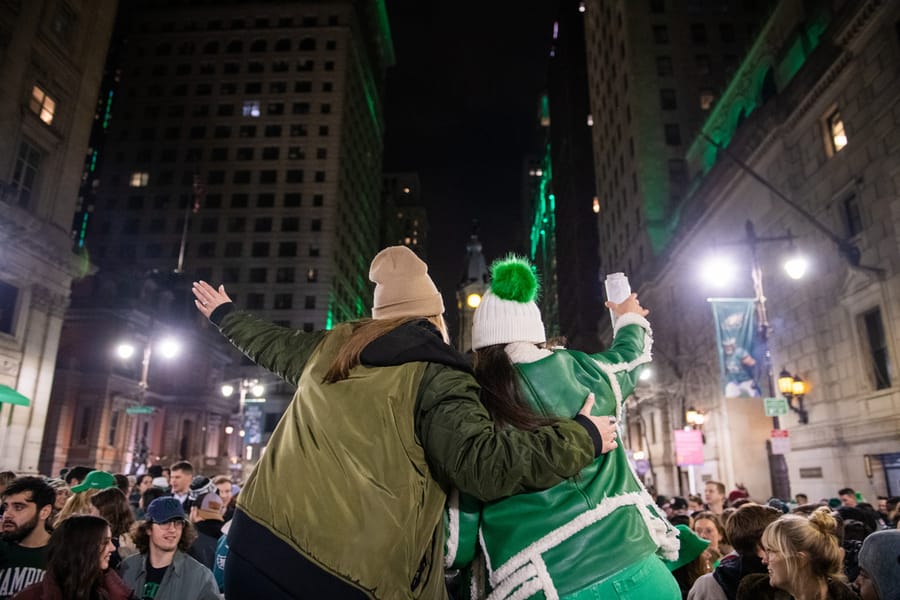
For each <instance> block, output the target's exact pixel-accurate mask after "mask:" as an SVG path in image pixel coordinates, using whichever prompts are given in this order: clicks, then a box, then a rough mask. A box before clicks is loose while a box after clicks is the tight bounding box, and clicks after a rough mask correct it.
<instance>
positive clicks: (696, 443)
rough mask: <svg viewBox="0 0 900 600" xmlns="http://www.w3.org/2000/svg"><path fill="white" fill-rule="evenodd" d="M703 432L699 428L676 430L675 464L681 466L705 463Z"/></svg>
mask: <svg viewBox="0 0 900 600" xmlns="http://www.w3.org/2000/svg"><path fill="white" fill-rule="evenodd" d="M703 462H704V461H703V432H702V431H700V430H699V429H676V430H675V464H677V465H678V466H679V467H686V466H688V465H702V464H703Z"/></svg>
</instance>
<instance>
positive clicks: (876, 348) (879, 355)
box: [860, 308, 891, 390]
mask: <svg viewBox="0 0 900 600" xmlns="http://www.w3.org/2000/svg"><path fill="white" fill-rule="evenodd" d="M860 319H861V321H862V325H863V327H864V329H865V332H864V333H865V339H864V342H865V347H866V351H867V352H866V353H865V355H864V357H865V358H866V359H867V360H868V362H869V364H868V369H869V372H870V373H871V376H872V380H873V382H874V383H875V389H876V390H883V389H887V388H889V387H891V365H890V360H889V357H888V348H887V336H886V335H885V331H884V322H883V321H882V319H881V309H880V308H874V309H872V310H870V311H868V312H865V313H863V314H862V315H861V317H860Z"/></svg>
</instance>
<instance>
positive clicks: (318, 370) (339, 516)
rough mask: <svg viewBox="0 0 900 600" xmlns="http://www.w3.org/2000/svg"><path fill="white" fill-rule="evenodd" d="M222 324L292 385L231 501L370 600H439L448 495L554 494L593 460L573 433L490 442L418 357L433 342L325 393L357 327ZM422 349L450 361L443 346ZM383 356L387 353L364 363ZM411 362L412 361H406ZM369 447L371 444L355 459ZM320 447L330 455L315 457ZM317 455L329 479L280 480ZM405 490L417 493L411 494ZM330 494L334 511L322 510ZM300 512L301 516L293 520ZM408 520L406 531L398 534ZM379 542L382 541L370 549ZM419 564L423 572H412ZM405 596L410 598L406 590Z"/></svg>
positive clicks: (477, 419) (474, 413)
mask: <svg viewBox="0 0 900 600" xmlns="http://www.w3.org/2000/svg"><path fill="white" fill-rule="evenodd" d="M214 317H215V315H214ZM213 320H214V321H215V319H213ZM220 323H221V327H220V328H221V330H222V333H223V334H224V335H225V336H226V337H228V338H229V339H230V340H231V341H232V342H233V343H234V344H235V345H236V346H237V347H238V348H239V349H241V350H242V351H243V352H244V353H245V354H247V355H248V356H249V357H250V358H252V359H253V360H254V361H255V362H257V363H258V364H259V365H261V366H263V367H265V368H267V369H269V370H271V371H273V372H274V373H277V374H278V375H280V376H281V377H283V378H284V379H285V380H287V381H288V382H290V383H293V384H295V385H297V386H298V390H297V394H296V395H295V397H294V400H293V401H292V403H291V407H289V409H288V411H287V412H286V414H285V417H284V418H283V419H282V422H281V423H279V426H278V428H277V429H276V432H275V433H274V434H273V437H272V440H271V441H270V443H269V446H268V449H267V452H266V455H265V456H264V458H263V459H262V461H261V462H260V464H259V465H258V466H257V470H256V471H255V472H254V475H253V476H252V477H251V480H250V481H249V482H248V485H247V486H246V488H245V490H244V491H242V493H241V495H240V496H239V506H240V508H241V509H242V510H243V511H245V512H246V513H247V515H248V516H250V517H251V518H253V519H254V520H256V521H257V522H259V523H260V524H261V525H263V526H265V527H266V528H267V529H269V530H270V531H272V533H273V534H274V535H277V536H278V537H279V538H280V539H282V540H283V541H286V542H287V543H289V544H290V545H291V546H292V547H294V548H295V550H296V551H297V552H299V553H301V554H302V555H303V556H304V557H306V558H308V559H310V560H313V561H315V562H316V563H317V564H319V565H320V566H321V567H322V568H323V569H326V570H327V571H329V572H331V573H333V574H334V575H335V576H338V577H340V578H342V579H345V580H346V581H348V582H351V583H352V584H353V585H356V586H357V587H359V588H360V589H363V590H364V591H367V592H368V593H369V594H370V595H371V597H375V598H394V597H396V598H404V597H421V598H431V597H435V598H437V597H442V595H443V585H442V577H441V576H440V575H441V573H440V568H439V565H440V549H441V545H442V544H441V541H442V540H441V537H442V536H441V530H440V516H441V507H442V505H443V502H444V498H445V493H444V491H445V490H446V489H448V488H449V486H451V485H455V486H456V487H458V488H459V489H463V490H465V491H467V492H468V493H470V494H472V495H474V496H476V497H479V498H482V499H485V500H489V499H495V498H499V497H504V496H507V495H510V494H513V493H518V492H521V491H527V490H533V489H542V488H545V487H549V486H552V485H554V484H556V483H558V482H559V481H561V480H562V479H565V478H567V477H570V476H572V475H574V474H575V473H577V472H578V471H579V470H580V469H581V468H582V467H583V466H584V465H586V464H588V463H589V462H590V461H591V460H592V458H593V457H594V455H595V448H594V444H593V443H592V440H591V438H590V436H589V435H588V434H587V432H586V430H585V429H584V428H583V427H582V426H581V425H579V424H577V423H575V422H573V421H561V422H559V423H558V424H556V425H553V426H550V427H546V428H543V429H542V430H541V431H539V432H535V433H529V432H514V431H511V432H506V431H502V432H498V431H495V429H494V426H493V422H492V421H491V420H490V418H489V416H488V413H487V411H486V410H485V409H484V407H483V406H482V405H481V403H480V401H479V399H478V386H477V384H476V383H475V381H474V379H473V378H472V376H471V374H470V373H468V372H466V371H465V370H463V369H462V368H461V365H460V364H453V361H452V360H449V361H446V362H447V363H449V364H443V363H441V362H437V361H436V360H434V354H435V352H434V351H435V350H436V347H431V348H426V347H424V346H430V345H431V342H428V341H426V342H425V344H424V346H423V347H414V348H413V350H408V349H403V348H399V349H396V348H395V349H394V350H396V352H395V354H394V355H393V356H392V355H391V354H392V348H391V347H392V346H396V345H400V346H402V345H403V344H404V343H406V342H408V340H403V339H399V338H397V339H394V338H391V337H390V334H389V335H387V336H384V337H383V338H381V339H379V340H376V342H373V344H371V345H370V347H369V348H367V349H366V350H365V351H364V353H363V356H362V357H361V358H362V362H363V365H360V366H358V367H355V368H354V369H353V370H352V371H351V375H350V377H349V378H348V380H345V381H343V382H339V383H337V384H322V383H321V375H322V374H323V373H324V371H325V370H327V368H328V366H329V365H330V363H331V361H332V360H333V357H334V354H335V352H336V349H337V348H338V347H339V346H340V345H341V344H342V343H343V340H344V339H346V337H347V336H348V335H349V332H350V331H351V329H352V324H345V325H341V326H338V327H337V328H335V329H334V330H332V331H331V332H317V333H304V332H299V331H295V330H291V329H286V328H283V327H279V326H276V325H273V324H271V323H268V322H266V321H262V320H260V319H257V318H255V317H253V316H251V315H249V314H248V313H244V312H232V313H230V314H227V315H226V316H224V317H220ZM420 337H421V336H420ZM430 337H432V338H434V340H437V343H438V344H439V346H442V347H443V350H441V351H442V352H445V353H446V352H447V350H448V349H449V346H446V345H445V344H443V342H442V341H441V340H440V339H439V338H437V336H430ZM400 338H402V336H400ZM416 343H418V342H416ZM378 344H380V345H381V346H382V347H381V348H375V349H374V351H370V350H371V349H372V347H373V346H376V345H378ZM413 346H415V344H413ZM417 353H418V354H419V355H420V356H421V357H422V358H421V359H420V360H415V357H416V355H417ZM457 356H459V355H457ZM425 359H427V360H425ZM373 366H381V367H386V368H384V369H372V368H371V367H373ZM382 399H384V401H383V402H382V401H381V400H382ZM327 402H340V403H342V405H343V403H347V405H348V406H353V407H354V408H352V409H349V410H346V411H337V412H328V415H329V416H328V417H327V418H324V419H320V418H317V417H318V415H320V414H322V413H324V412H326V408H327V404H324V403H327ZM373 402H374V403H375V404H372V403H373ZM317 403H319V404H318V405H317ZM317 406H318V408H316V407H317ZM360 407H365V408H364V409H360ZM336 415H339V416H336ZM366 439H373V440H376V441H377V442H378V443H377V444H373V445H372V446H371V447H363V445H364V444H365V443H366V442H365V440H366ZM304 444H308V445H307V446H304ZM382 446H384V447H385V448H392V449H402V450H400V451H397V452H388V451H387V450H385V451H384V455H383V456H381V457H380V459H379V460H376V461H375V462H374V463H372V462H371V461H370V459H371V458H372V457H371V455H372V453H373V452H375V450H376V449H378V448H381V447H382ZM313 447H315V448H313ZM323 448H324V449H327V452H326V453H325V454H321V453H320V454H318V455H316V454H315V452H313V450H314V449H315V450H316V451H318V450H320V449H323ZM404 453H405V456H403V454H404ZM376 454H377V452H376ZM395 455H399V456H396V458H394V457H395ZM315 456H318V457H319V458H318V459H316V460H322V461H326V462H327V461H331V463H330V464H331V466H332V468H331V469H330V471H329V472H333V473H336V474H338V476H337V477H328V478H327V481H326V480H325V479H326V478H325V477H322V478H321V479H322V481H315V482H313V481H303V482H295V481H293V480H292V479H291V477H290V476H289V475H288V474H289V473H298V474H299V473H305V471H304V470H303V469H302V468H301V467H300V466H298V465H297V464H296V463H297V461H309V460H312V459H313V458H314V457H315ZM392 461H393V462H392ZM291 463H294V465H293V466H292V464H291ZM360 465H362V467H361V466H360ZM361 473H362V474H363V475H360V474H361ZM398 473H399V474H400V475H399V477H398ZM403 473H406V475H403ZM404 482H405V483H404ZM429 482H430V483H429ZM310 486H322V487H327V488H328V491H327V493H324V492H323V493H322V494H318V495H316V494H314V493H313V491H317V490H318V489H319V488H318V487H315V488H311V487H310ZM407 488H412V489H418V490H420V491H419V492H418V493H416V494H409V493H408V492H409V489H407ZM385 493H386V494H388V496H390V497H391V499H392V503H391V504H390V505H389V504H387V503H379V502H378V501H377V499H376V498H375V496H377V495H379V494H385ZM328 494H331V495H332V497H331V501H330V502H328V501H326V500H325V498H327V497H328ZM313 496H315V497H313ZM286 500H288V501H292V503H293V506H288V505H286V504H285V501H286ZM345 505H346V506H345ZM348 506H356V507H368V510H370V511H371V512H376V511H378V512H380V511H382V510H383V511H387V512H388V513H389V514H386V515H375V514H370V515H367V516H368V519H367V520H365V522H363V521H360V520H358V519H356V518H355V516H354V511H353V510H349V509H348V508H347V507H348ZM373 506H374V507H377V508H376V509H372V507H373ZM298 507H302V510H301V511H299V512H298V511H296V510H294V509H296V508H298ZM342 509H344V510H343V511H342ZM292 510H294V513H292V512H291V511H292ZM359 510H364V509H363V508H359ZM295 513H296V514H295ZM410 514H411V515H415V523H414V524H410V523H409V522H404V523H402V524H401V523H400V522H399V521H400V520H401V516H402V515H410ZM290 515H293V516H290ZM322 523H327V524H328V525H327V529H328V530H329V531H327V532H325V533H327V534H331V535H325V536H321V535H320V536H311V535H309V531H308V530H309V529H310V528H314V527H317V526H320V525H321V524H322ZM354 527H356V528H359V527H364V528H365V529H367V531H366V532H360V535H359V536H357V537H355V538H353V543H352V544H350V547H351V548H352V553H351V554H349V555H348V554H347V552H346V549H345V548H344V546H345V545H347V540H346V536H347V535H351V533H348V532H352V531H353V530H354V529H353V528H354ZM342 529H344V530H343V531H342ZM363 533H365V535H363ZM342 534H343V535H342ZM423 536H424V538H423ZM376 539H380V541H378V542H377V543H376V542H375V541H373V542H372V543H369V540H376ZM388 549H393V550H396V551H393V550H391V551H389V550H388ZM367 550H369V552H367ZM398 556H402V557H405V558H404V559H403V560H400V559H398V558H397V557H398ZM419 557H422V559H421V564H420V560H419ZM407 558H408V559H411V560H410V561H409V564H403V565H397V564H388V563H396V562H398V561H399V562H403V561H404V560H406V559H407ZM260 559H261V560H264V557H260ZM426 563H427V566H428V568H427V569H426V572H425V573H421V571H422V565H425V564H426ZM431 565H437V566H438V568H436V569H431V568H430V567H431ZM417 568H418V570H417ZM414 574H416V575H418V574H421V575H423V577H424V579H425V581H424V582H422V583H421V585H418V586H411V585H410V583H411V580H412V581H415V582H416V583H418V578H416V577H414V576H413V575H414ZM411 587H417V589H414V590H412V591H410V588H411Z"/></svg>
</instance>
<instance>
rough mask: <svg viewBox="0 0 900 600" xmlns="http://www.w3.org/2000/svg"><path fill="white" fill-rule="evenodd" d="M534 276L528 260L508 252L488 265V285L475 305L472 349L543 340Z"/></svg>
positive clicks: (542, 341) (537, 342)
mask: <svg viewBox="0 0 900 600" xmlns="http://www.w3.org/2000/svg"><path fill="white" fill-rule="evenodd" d="M537 288H538V282H537V277H536V276H535V274H534V271H533V270H532V267H531V263H529V262H528V261H527V260H525V259H524V258H519V257H516V256H509V257H507V258H505V259H503V260H498V261H494V264H492V265H491V289H490V290H489V291H488V292H486V293H485V294H484V297H483V298H482V299H481V304H479V305H478V308H477V309H475V316H474V322H473V324H472V349H473V350H478V349H479V348H484V347H486V346H493V345H495V344H510V343H512V342H530V343H532V344H542V343H544V342H545V341H547V337H546V334H545V333H544V322H543V321H542V320H541V311H540V309H538V307H537V304H535V303H534V298H535V296H536V295H537Z"/></svg>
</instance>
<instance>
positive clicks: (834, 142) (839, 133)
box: [826, 109, 847, 154]
mask: <svg viewBox="0 0 900 600" xmlns="http://www.w3.org/2000/svg"><path fill="white" fill-rule="evenodd" d="M826 124H827V126H828V136H829V139H830V140H831V149H832V151H833V153H834V154H837V153H838V152H840V151H841V150H843V149H844V146H846V145H847V133H846V132H845V131H844V121H843V119H842V118H841V111H840V110H838V109H835V110H834V111H833V112H832V113H831V114H830V115H829V116H828V118H827V119H826Z"/></svg>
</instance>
